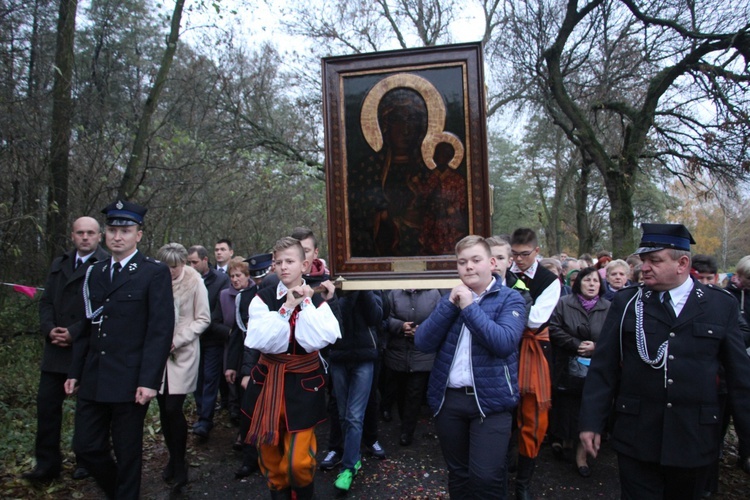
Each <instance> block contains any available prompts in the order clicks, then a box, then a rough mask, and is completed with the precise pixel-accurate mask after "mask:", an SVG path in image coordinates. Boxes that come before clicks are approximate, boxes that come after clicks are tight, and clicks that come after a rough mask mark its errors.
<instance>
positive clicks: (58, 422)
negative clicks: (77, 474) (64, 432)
mask: <svg viewBox="0 0 750 500" xmlns="http://www.w3.org/2000/svg"><path fill="white" fill-rule="evenodd" d="M67 378H68V375H67V374H65V373H55V372H47V371H43V372H42V373H41V376H40V377H39V390H38V391H37V395H36V443H35V445H34V454H35V455H36V466H37V468H38V469H39V470H41V471H45V472H47V471H49V472H52V473H53V474H56V473H58V472H60V469H61V468H62V453H61V452H60V434H61V428H62V419H63V401H65V397H66V395H65V388H64V387H63V386H64V384H65V380H66V379H67Z"/></svg>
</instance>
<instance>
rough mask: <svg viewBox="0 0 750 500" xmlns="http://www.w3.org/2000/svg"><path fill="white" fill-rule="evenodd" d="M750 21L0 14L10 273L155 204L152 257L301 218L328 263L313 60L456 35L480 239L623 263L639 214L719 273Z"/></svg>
mask: <svg viewBox="0 0 750 500" xmlns="http://www.w3.org/2000/svg"><path fill="white" fill-rule="evenodd" d="M749 27H750V2H749V1H748V0H739V1H734V2H723V1H717V0H712V1H706V0H651V1H635V0H590V1H588V2H583V1H575V0H515V1H510V0H505V1H504V0H461V1H458V0H310V1H306V2H300V1H295V0H288V1H285V2H278V1H273V2H271V1H264V0H236V1H231V2H230V1H227V0H216V1H213V2H212V1H206V0H200V1H198V0H176V1H174V2H173V1H171V0H170V1H166V2H161V1H157V0H116V1H115V0H97V1H86V0H81V1H80V2H76V1H75V0H0V178H1V179H2V182H0V235H1V236H0V275H1V276H2V279H3V281H4V282H18V283H23V284H26V285H41V284H42V283H43V281H44V277H45V275H46V272H47V268H48V264H49V262H50V260H51V258H52V257H54V256H55V255H58V254H59V253H60V252H61V251H63V250H64V249H66V248H68V243H69V231H70V223H71V222H72V220H74V219H75V218H76V217H78V216H80V215H84V214H86V215H93V216H99V210H100V209H101V208H102V207H103V206H105V205H106V204H108V203H109V202H111V201H112V200H113V199H115V198H116V197H122V198H128V199H132V200H134V201H137V202H139V203H142V204H144V205H146V206H147V207H148V208H149V214H148V216H147V224H146V228H145V229H146V231H145V235H144V241H143V242H142V244H141V249H142V250H143V251H144V252H146V253H147V254H154V253H155V251H156V249H158V248H159V247H160V246H161V245H163V244H164V243H167V242H170V241H177V242H181V243H183V244H184V245H186V246H189V245H192V244H203V245H206V246H207V247H209V248H211V246H212V245H213V243H214V242H215V241H216V240H217V239H218V238H223V237H228V238H230V239H232V240H233V241H234V243H235V251H236V253H237V254H238V255H250V254H254V253H259V252H263V251H267V250H268V249H269V248H270V247H271V246H272V244H273V242H274V241H275V240H276V239H277V238H278V237H279V235H283V234H287V233H288V232H289V230H290V229H291V228H292V227H294V226H298V225H307V226H310V227H311V228H312V229H313V230H314V231H315V232H316V233H317V234H318V235H320V237H321V238H320V239H321V243H322V247H323V249H322V252H323V254H325V251H326V248H325V247H326V233H327V231H326V228H327V223H326V201H325V191H324V177H325V175H324V152H323V150H324V147H323V128H322V118H323V111H322V91H321V77H320V58H321V57H325V56H329V55H344V54H355V53H364V52H372V51H379V50H386V49H388V50H390V49H398V48H408V47H417V46H428V45H441V44H449V43H456V42H466V41H482V42H483V44H484V45H483V46H484V53H485V65H486V68H485V73H486V87H487V101H488V109H487V115H488V129H489V134H488V136H489V137H488V147H489V169H490V180H491V184H492V186H493V189H494V191H493V193H494V195H493V204H494V206H493V217H492V220H493V233H495V234H497V233H507V232H510V231H512V230H513V229H514V228H516V227H519V226H528V227H532V228H534V229H536V230H537V231H538V233H539V234H540V236H541V240H542V241H541V243H542V248H543V253H544V254H546V255H551V254H556V253H559V252H561V251H565V252H567V253H569V254H571V255H578V254H580V253H583V252H596V251H597V250H600V249H607V250H611V251H613V252H614V254H615V255H616V256H618V257H623V256H626V255H627V254H628V253H629V252H630V251H631V250H632V249H633V248H634V246H635V244H636V243H637V240H638V237H639V233H640V231H639V229H638V228H639V224H640V223H641V222H647V221H670V222H678V221H679V222H683V223H685V224H686V225H687V226H688V227H689V228H690V229H691V231H692V232H693V234H694V236H695V238H696V240H697V241H698V244H697V245H696V246H695V248H694V250H695V251H696V252H701V253H708V254H711V255H714V256H716V257H717V258H718V260H719V263H720V266H721V268H722V270H725V271H726V270H731V268H732V267H733V265H734V264H735V263H736V262H737V260H738V259H739V258H740V257H741V256H743V255H744V254H745V253H748V252H747V249H748V248H750V246H749V245H748V239H749V238H750V234H749V233H750V232H749V231H748V225H749V224H750V221H749V220H748V218H749V217H750V211H748V199H747V190H746V181H747V178H748V175H749V174H750V156H749V155H748V137H749V136H750V121H749V120H748V111H749V107H748V97H749V96H750V93H748V92H747V87H748V81H749V80H750V73H748V61H750V33H749V32H748V29H749ZM3 288H5V287H3ZM4 296H5V294H4V293H3V294H0V297H4Z"/></svg>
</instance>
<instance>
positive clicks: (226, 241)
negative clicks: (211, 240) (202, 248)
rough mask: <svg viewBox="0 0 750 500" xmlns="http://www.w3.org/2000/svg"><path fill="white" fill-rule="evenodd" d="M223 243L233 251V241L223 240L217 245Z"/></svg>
mask: <svg viewBox="0 0 750 500" xmlns="http://www.w3.org/2000/svg"><path fill="white" fill-rule="evenodd" d="M222 243H226V244H227V247H229V249H230V250H231V249H232V240H230V239H227V238H222V239H220V240H219V241H217V242H216V244H217V245H220V244H222Z"/></svg>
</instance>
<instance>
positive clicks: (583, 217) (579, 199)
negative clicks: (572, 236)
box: [575, 160, 594, 255]
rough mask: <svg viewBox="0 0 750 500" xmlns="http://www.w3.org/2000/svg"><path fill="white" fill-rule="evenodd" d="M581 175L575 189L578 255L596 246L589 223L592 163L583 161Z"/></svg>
mask: <svg viewBox="0 0 750 500" xmlns="http://www.w3.org/2000/svg"><path fill="white" fill-rule="evenodd" d="M580 173H581V176H580V179H579V181H578V187H577V189H576V191H575V202H576V228H577V229H578V255H582V254H584V253H588V252H591V250H592V249H593V247H594V236H593V234H591V225H590V224H589V213H588V203H589V179H590V178H591V164H590V163H589V162H587V161H585V160H583V161H581V171H580Z"/></svg>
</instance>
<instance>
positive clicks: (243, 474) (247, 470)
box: [234, 463, 259, 479]
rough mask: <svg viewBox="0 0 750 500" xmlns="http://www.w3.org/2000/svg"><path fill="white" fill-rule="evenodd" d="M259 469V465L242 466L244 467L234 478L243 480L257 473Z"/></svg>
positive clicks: (238, 470)
mask: <svg viewBox="0 0 750 500" xmlns="http://www.w3.org/2000/svg"><path fill="white" fill-rule="evenodd" d="M258 469H259V467H258V464H257V463H254V464H251V465H248V464H242V467H240V468H239V469H237V470H236V471H234V478H235V479H243V478H246V477H248V476H250V475H251V474H252V473H253V472H255V471H257V470H258Z"/></svg>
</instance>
